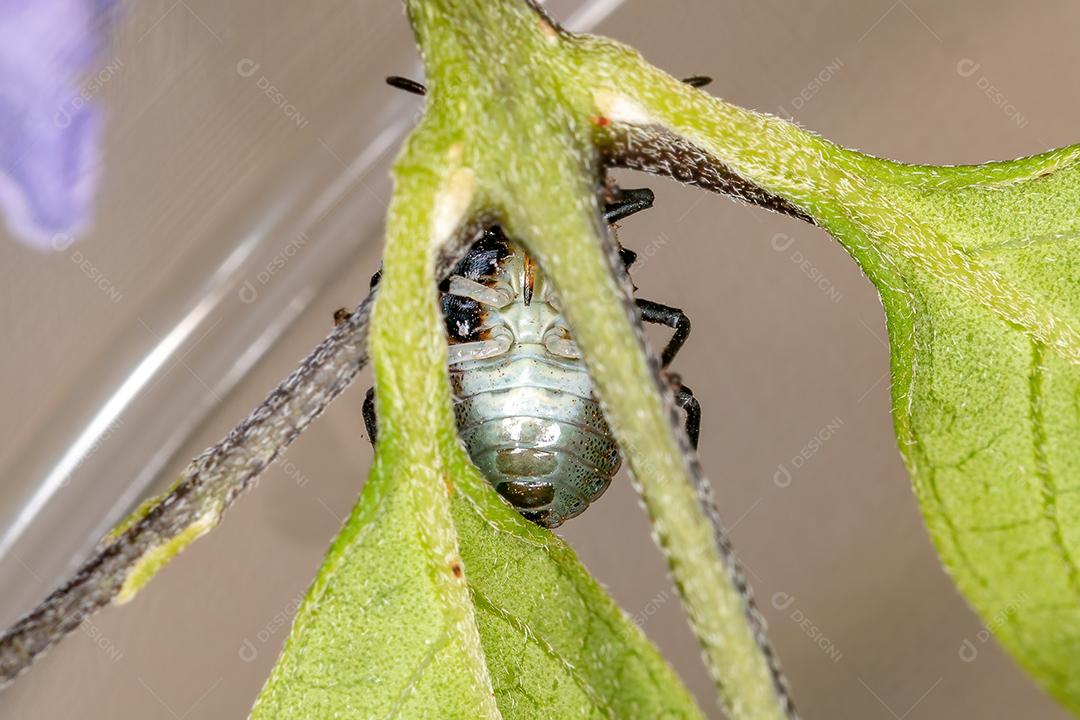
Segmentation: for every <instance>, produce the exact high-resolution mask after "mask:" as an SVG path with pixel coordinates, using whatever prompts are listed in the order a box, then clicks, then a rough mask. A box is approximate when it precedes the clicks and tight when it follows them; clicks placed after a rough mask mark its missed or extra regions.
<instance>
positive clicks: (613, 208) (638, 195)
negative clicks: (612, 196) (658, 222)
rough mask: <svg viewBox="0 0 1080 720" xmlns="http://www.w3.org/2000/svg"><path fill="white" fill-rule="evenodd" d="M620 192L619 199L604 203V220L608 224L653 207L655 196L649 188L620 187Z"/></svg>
mask: <svg viewBox="0 0 1080 720" xmlns="http://www.w3.org/2000/svg"><path fill="white" fill-rule="evenodd" d="M618 192H619V199H618V200H615V201H614V202H610V203H607V204H606V205H604V221H605V222H606V223H607V224H608V225H610V224H612V223H616V222H619V221H620V220H622V219H623V218H627V217H630V216H631V215H633V214H634V213H638V212H641V211H642V210H648V209H649V208H651V207H652V204H653V198H654V196H653V191H652V190H650V189H649V188H635V189H633V190H623V189H620V190H619V191H618Z"/></svg>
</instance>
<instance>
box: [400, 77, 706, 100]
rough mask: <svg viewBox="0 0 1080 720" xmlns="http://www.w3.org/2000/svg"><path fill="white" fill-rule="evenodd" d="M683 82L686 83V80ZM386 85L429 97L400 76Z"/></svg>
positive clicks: (421, 85) (418, 86)
mask: <svg viewBox="0 0 1080 720" xmlns="http://www.w3.org/2000/svg"><path fill="white" fill-rule="evenodd" d="M683 82H686V81H685V80H684V81H683ZM386 84H387V85H389V86H390V87H394V88H397V89H398V90H404V91H405V92H407V93H412V94H413V95H427V88H426V87H424V86H423V84H422V83H418V82H416V81H415V80H410V79H409V78H406V77H401V76H400V75H391V76H390V77H388V78H386Z"/></svg>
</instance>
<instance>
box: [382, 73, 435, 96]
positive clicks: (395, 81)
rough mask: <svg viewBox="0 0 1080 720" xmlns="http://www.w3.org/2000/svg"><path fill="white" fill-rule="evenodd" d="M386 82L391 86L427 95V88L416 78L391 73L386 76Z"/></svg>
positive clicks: (414, 93)
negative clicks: (411, 78)
mask: <svg viewBox="0 0 1080 720" xmlns="http://www.w3.org/2000/svg"><path fill="white" fill-rule="evenodd" d="M386 84H387V85H389V86H390V87H394V88H397V89H398V90H404V91H405V92H408V93H412V94H413V95H426V94H427V88H426V87H424V85H423V84H422V83H418V82H416V81H415V80H410V79H409V78H407V77H401V76H400V75H391V76H390V77H388V78H386Z"/></svg>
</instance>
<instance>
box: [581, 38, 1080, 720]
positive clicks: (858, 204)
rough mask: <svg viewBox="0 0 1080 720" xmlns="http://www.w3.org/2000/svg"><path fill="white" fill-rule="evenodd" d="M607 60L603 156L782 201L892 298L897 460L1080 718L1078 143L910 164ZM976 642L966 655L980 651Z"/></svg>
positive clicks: (1015, 639)
mask: <svg viewBox="0 0 1080 720" xmlns="http://www.w3.org/2000/svg"><path fill="white" fill-rule="evenodd" d="M598 55H599V56H600V59H598V60H596V61H594V63H595V65H596V66H587V67H585V68H584V70H583V71H582V72H583V76H595V75H596V74H597V73H598V72H599V70H598V69H597V66H598V67H603V68H604V70H605V71H606V72H607V73H609V74H610V75H612V76H614V77H619V78H620V83H619V85H618V86H614V85H607V86H602V87H600V88H598V89H597V90H596V91H595V93H594V94H595V96H596V98H597V105H598V107H599V108H600V109H601V111H602V112H605V115H606V116H607V117H608V118H609V120H611V125H610V129H606V130H605V133H606V134H605V135H603V136H602V137H601V143H602V144H603V145H604V146H605V147H606V148H607V150H606V152H608V153H609V154H610V155H612V156H615V157H631V158H632V159H633V161H634V166H637V167H643V168H646V169H650V170H653V171H655V172H661V173H667V174H675V169H678V168H680V167H682V168H683V171H684V175H685V176H686V177H689V178H691V179H694V180H695V181H697V182H700V183H701V184H706V185H708V184H710V183H711V186H713V187H717V186H721V187H722V188H723V189H726V190H728V191H730V190H731V182H730V181H731V179H732V178H735V179H737V180H738V182H740V183H742V185H741V186H739V187H741V188H742V189H743V191H744V192H749V193H750V194H753V193H758V194H759V195H760V194H761V193H766V194H768V196H771V197H775V198H779V199H780V200H781V201H783V202H786V203H788V204H789V205H788V206H789V207H793V208H794V209H795V210H797V211H798V212H801V213H804V214H806V215H807V216H809V217H810V218H812V219H813V221H814V222H816V223H817V224H819V225H821V226H822V227H824V228H825V229H826V230H828V231H829V232H830V233H831V234H832V235H833V236H834V237H835V238H836V239H837V240H839V241H840V243H841V244H843V245H844V247H845V248H846V249H847V250H848V251H849V252H850V253H851V255H852V257H853V258H854V259H855V260H856V261H857V262H858V263H859V265H860V266H861V267H862V268H863V270H864V271H865V272H866V274H867V276H868V277H869V278H870V280H871V281H872V282H873V283H874V285H875V286H876V287H877V289H878V291H879V292H880V294H881V298H882V303H883V305H884V307H885V313H886V319H887V323H888V328H889V337H890V342H891V348H892V377H893V383H892V399H893V415H894V420H895V425H896V431H897V436H898V439H899V445H900V450H901V452H902V454H903V455H904V458H905V461H906V463H907V466H908V469H909V471H910V473H911V476H912V479H913V482H914V485H915V491H916V494H917V496H918V499H919V502H920V504H921V507H922V510H923V514H924V516H925V519H926V523H927V526H928V528H929V530H930V533H931V535H932V537H933V539H934V541H935V543H936V545H937V548H938V550H939V552H940V554H941V557H942V559H943V561H944V563H945V566H946V568H947V569H948V570H949V572H950V573H951V574H952V576H953V577H954V579H955V580H956V583H957V585H958V586H959V587H960V589H961V590H962V591H963V593H964V594H965V596H966V597H967V599H968V600H969V601H970V602H971V604H972V605H973V606H974V607H975V609H976V610H977V611H978V612H979V614H980V615H981V616H982V619H983V621H984V623H985V624H986V626H987V627H988V628H989V629H991V630H992V631H993V632H994V633H995V634H996V635H997V637H998V638H999V639H1000V641H1001V642H1002V643H1003V644H1004V645H1005V646H1006V647H1007V648H1008V649H1009V651H1010V652H1011V653H1012V654H1013V656H1014V657H1015V658H1016V659H1017V660H1018V661H1019V662H1020V663H1021V664H1022V665H1023V666H1024V667H1025V668H1026V669H1027V670H1028V671H1029V672H1030V673H1031V674H1032V675H1033V676H1034V677H1035V678H1036V679H1037V680H1038V681H1039V682H1040V683H1041V684H1042V685H1043V686H1044V687H1045V688H1046V689H1047V690H1048V691H1049V692H1050V693H1051V694H1053V695H1054V696H1055V697H1056V698H1057V699H1058V700H1059V701H1061V702H1062V704H1064V705H1065V706H1066V707H1068V708H1069V709H1070V710H1072V711H1073V712H1074V713H1078V714H1080V673H1077V668H1080V146H1072V147H1066V148H1061V149H1059V150H1054V151H1051V152H1047V153H1044V154H1042V155H1037V156H1033V157H1028V158H1021V159H1019V160H1015V161H1010V162H998V163H990V164H987V165H981V166H962V167H932V166H917V165H904V164H901V163H895V162H891V161H887V160H881V159H878V158H873V157H870V156H867V155H864V154H862V153H858V152H855V151H852V150H847V149H844V148H841V147H838V146H836V145H834V144H832V143H830V142H828V141H827V140H824V139H822V138H820V137H818V136H815V135H813V134H811V133H809V132H806V131H804V130H802V129H801V128H798V127H797V126H795V125H792V124H791V123H787V122H785V121H783V120H780V119H778V118H773V117H770V116H766V115H760V114H758V113H754V112H751V111H748V110H743V109H741V108H737V107H734V106H731V105H728V104H726V103H723V102H722V101H719V100H716V99H714V98H708V97H705V96H704V95H702V94H701V93H696V92H694V91H692V90H689V89H687V88H685V87H682V86H681V85H680V84H679V83H677V82H676V81H675V80H673V79H672V78H669V77H668V76H666V75H663V74H662V73H660V72H658V71H656V70H653V69H651V68H649V67H648V66H647V65H645V64H644V63H643V61H641V59H640V58H639V57H638V56H636V55H635V54H633V53H630V52H628V51H627V50H626V49H625V48H622V47H620V46H617V45H614V44H610V43H608V44H605V43H603V42H602V43H601V46H600V48H599V52H598ZM628 148H629V149H631V150H633V153H634V154H633V155H631V154H630V153H628V150H627V149H628ZM691 161H692V162H691ZM690 164H692V165H693V166H694V167H692V168H690V169H686V168H687V166H688V165H690ZM725 183H727V185H726V186H725ZM748 188H749V190H747V189H748ZM777 206H779V205H777ZM961 642H962V641H961V640H959V639H958V653H959V655H960V657H961V659H971V658H972V657H974V656H975V655H977V653H978V650H979V644H980V643H981V642H983V640H980V639H978V638H976V639H975V640H974V641H973V640H971V639H968V640H967V641H965V642H963V644H961Z"/></svg>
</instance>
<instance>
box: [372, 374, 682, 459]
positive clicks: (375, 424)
mask: <svg viewBox="0 0 1080 720" xmlns="http://www.w3.org/2000/svg"><path fill="white" fill-rule="evenodd" d="M362 412H363V414H364V427H366V428H367V434H368V440H370V441H371V444H372V445H374V444H375V438H376V437H377V436H378V434H379V423H378V419H377V418H376V417H375V388H374V387H369V388H368V391H367V395H365V396H364V408H363V410H362ZM694 447H697V444H696V443H695V445H694Z"/></svg>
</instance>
